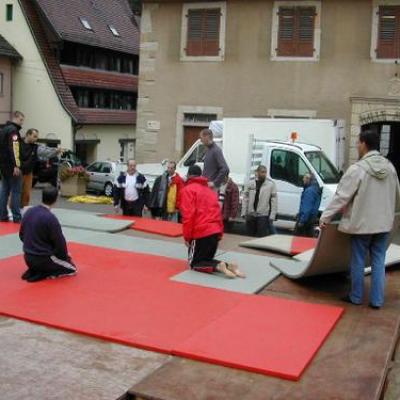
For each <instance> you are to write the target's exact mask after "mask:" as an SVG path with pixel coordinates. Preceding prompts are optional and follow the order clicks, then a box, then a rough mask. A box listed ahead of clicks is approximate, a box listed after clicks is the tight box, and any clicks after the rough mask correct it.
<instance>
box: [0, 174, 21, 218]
mask: <svg viewBox="0 0 400 400" xmlns="http://www.w3.org/2000/svg"><path fill="white" fill-rule="evenodd" d="M21 191H22V176H21V175H20V176H12V177H4V176H3V177H2V178H1V185H0V220H2V221H8V212H7V203H8V198H9V197H10V194H11V212H12V215H13V220H14V222H19V221H21Z"/></svg>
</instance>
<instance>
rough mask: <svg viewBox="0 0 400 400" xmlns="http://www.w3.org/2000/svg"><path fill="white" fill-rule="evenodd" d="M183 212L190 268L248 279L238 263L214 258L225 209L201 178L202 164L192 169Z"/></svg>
mask: <svg viewBox="0 0 400 400" xmlns="http://www.w3.org/2000/svg"><path fill="white" fill-rule="evenodd" d="M180 210H181V213H182V222H183V236H184V239H185V242H186V245H187V246H188V247H189V264H190V267H191V268H192V269H193V270H195V271H199V272H207V273H212V272H216V271H217V272H221V273H223V274H224V275H225V276H227V277H229V278H235V277H237V276H238V277H241V278H244V277H245V276H244V274H243V273H242V272H240V271H239V268H238V266H237V265H236V264H228V263H225V262H223V261H218V260H215V259H214V256H215V253H216V252H217V249H218V242H219V241H220V240H221V238H222V234H223V231H224V225H223V223H222V214H221V207H220V205H219V202H218V195H217V193H216V192H215V191H213V190H212V189H210V188H209V187H208V180H207V178H204V177H202V176H201V168H200V167H199V166H198V165H192V166H191V167H189V171H188V182H187V184H186V186H185V187H184V188H183V190H182V194H181V203H180Z"/></svg>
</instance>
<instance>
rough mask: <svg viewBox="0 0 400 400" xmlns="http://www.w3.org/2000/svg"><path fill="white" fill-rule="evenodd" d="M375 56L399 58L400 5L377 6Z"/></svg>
mask: <svg viewBox="0 0 400 400" xmlns="http://www.w3.org/2000/svg"><path fill="white" fill-rule="evenodd" d="M376 56H377V58H400V6H387V7H379V28H378V48H377V54H376Z"/></svg>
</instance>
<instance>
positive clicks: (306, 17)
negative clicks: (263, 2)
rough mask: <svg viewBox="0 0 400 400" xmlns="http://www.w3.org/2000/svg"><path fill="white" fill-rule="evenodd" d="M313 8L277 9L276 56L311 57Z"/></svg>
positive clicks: (312, 52)
mask: <svg viewBox="0 0 400 400" xmlns="http://www.w3.org/2000/svg"><path fill="white" fill-rule="evenodd" d="M314 19H315V7H279V31H278V56H292V57H312V56H313V54H314Z"/></svg>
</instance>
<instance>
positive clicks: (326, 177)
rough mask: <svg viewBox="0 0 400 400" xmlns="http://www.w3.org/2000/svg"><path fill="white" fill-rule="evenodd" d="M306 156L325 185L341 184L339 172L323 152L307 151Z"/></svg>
mask: <svg viewBox="0 0 400 400" xmlns="http://www.w3.org/2000/svg"><path fill="white" fill-rule="evenodd" d="M305 155H306V157H307V159H308V161H310V163H311V165H312V166H313V167H314V169H315V170H316V171H317V173H318V175H319V176H320V177H321V179H322V180H323V181H324V183H338V182H339V180H340V173H339V171H338V170H337V169H336V167H335V166H334V165H333V164H332V163H331V162H330V161H329V159H328V157H327V156H326V155H325V154H324V153H323V152H322V151H307V152H306V153H305Z"/></svg>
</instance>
